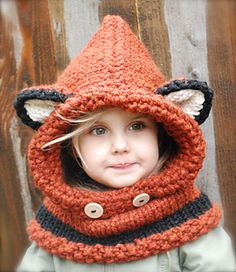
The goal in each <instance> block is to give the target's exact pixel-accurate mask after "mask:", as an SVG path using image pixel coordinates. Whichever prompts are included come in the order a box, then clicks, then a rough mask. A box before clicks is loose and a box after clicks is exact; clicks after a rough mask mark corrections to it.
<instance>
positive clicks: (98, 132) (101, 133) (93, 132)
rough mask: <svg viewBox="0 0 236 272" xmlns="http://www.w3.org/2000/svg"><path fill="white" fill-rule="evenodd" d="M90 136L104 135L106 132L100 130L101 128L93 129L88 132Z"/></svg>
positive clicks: (102, 129)
mask: <svg viewBox="0 0 236 272" xmlns="http://www.w3.org/2000/svg"><path fill="white" fill-rule="evenodd" d="M90 133H91V134H93V135H97V136H99V135H103V134H105V133H106V130H105V128H102V127H97V128H93V129H92V130H91V131H90Z"/></svg>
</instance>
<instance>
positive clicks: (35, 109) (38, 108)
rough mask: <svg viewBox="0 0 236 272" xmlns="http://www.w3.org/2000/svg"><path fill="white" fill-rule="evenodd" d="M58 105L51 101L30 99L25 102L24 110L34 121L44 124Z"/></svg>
mask: <svg viewBox="0 0 236 272" xmlns="http://www.w3.org/2000/svg"><path fill="white" fill-rule="evenodd" d="M57 104H58V102H55V101H51V100H40V99H29V100H27V101H26V102H25V104H24V108H25V109H26V111H27V114H28V115H29V117H30V118H31V119H32V120H33V121H35V122H40V123H43V122H44V119H45V118H46V117H48V116H49V115H50V113H51V112H53V111H54V109H55V107H56V105H57Z"/></svg>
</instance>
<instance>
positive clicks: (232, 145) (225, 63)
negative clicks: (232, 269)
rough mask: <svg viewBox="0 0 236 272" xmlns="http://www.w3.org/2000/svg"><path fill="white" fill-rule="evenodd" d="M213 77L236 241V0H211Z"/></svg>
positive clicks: (222, 176)
mask: <svg viewBox="0 0 236 272" xmlns="http://www.w3.org/2000/svg"><path fill="white" fill-rule="evenodd" d="M207 10H208V16H207V18H208V20H207V26H208V28H207V30H208V37H207V41H208V52H209V54H208V64H209V77H210V80H211V84H212V86H213V88H214V90H215V93H216V96H215V106H214V109H213V110H214V126H215V137H216V144H217V146H216V155H217V173H218V177H219V181H220V182H219V184H220V190H221V196H222V203H223V208H224V213H225V226H226V228H227V229H228V230H229V231H230V232H231V234H232V235H233V237H234V239H235V241H236V210H235V206H236V205H235V201H236V183H235V177H236V167H235V165H236V107H235V105H236V69H235V64H236V20H235V14H236V2H235V1H226V0H222V1H214V3H213V2H212V1H209V2H208V7H207Z"/></svg>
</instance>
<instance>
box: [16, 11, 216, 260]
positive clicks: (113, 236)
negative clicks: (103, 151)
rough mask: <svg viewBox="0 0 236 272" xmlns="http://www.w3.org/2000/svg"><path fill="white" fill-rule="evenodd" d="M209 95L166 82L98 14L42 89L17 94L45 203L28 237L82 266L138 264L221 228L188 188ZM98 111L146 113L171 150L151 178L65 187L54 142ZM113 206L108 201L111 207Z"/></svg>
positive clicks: (200, 149)
mask: <svg viewBox="0 0 236 272" xmlns="http://www.w3.org/2000/svg"><path fill="white" fill-rule="evenodd" d="M211 102H212V91H211V89H210V88H209V87H208V86H207V84H206V83H205V82H201V81H197V80H186V79H181V80H171V81H168V82H167V81H166V80H165V78H164V76H163V75H162V74H161V72H160V71H159V69H158V68H157V67H156V65H155V64H154V62H153V60H152V59H151V57H150V55H149V53H148V51H147V49H146V48H145V47H144V45H143V44H142V43H141V42H140V41H139V40H138V39H137V37H136V36H135V35H134V34H133V33H132V31H131V30H130V28H129V26H128V24H127V23H126V22H125V21H124V20H123V19H122V18H120V17H119V16H110V15H108V16H106V17H105V18H104V20H103V22H102V24H101V26H100V29H99V30H98V32H97V33H95V35H94V36H93V37H92V39H91V40H90V41H89V43H88V45H87V46H86V47H85V48H84V49H83V50H82V52H80V54H79V55H78V56H77V57H76V58H75V59H74V60H73V61H72V62H71V63H70V64H69V65H68V67H67V68H66V69H65V71H64V72H63V74H62V75H61V76H60V78H59V79H58V81H57V82H56V83H55V84H53V85H50V86H45V85H43V86H36V87H32V88H27V89H24V90H22V91H21V92H20V93H19V94H18V95H17V98H16V100H15V108H16V111H17V114H18V116H19V117H20V118H21V119H22V121H23V122H24V123H25V124H26V125H28V126H30V127H32V128H33V129H36V130H37V133H36V134H35V136H34V137H33V139H32V140H31V142H30V145H29V151H28V160H29V165H30V169H31V173H32V176H33V178H34V182H35V185H36V187H38V188H39V189H40V190H41V191H42V194H43V196H44V201H43V204H42V205H41V207H40V209H39V210H38V212H37V215H36V218H35V219H33V220H31V222H30V223H29V226H28V232H29V236H30V239H31V240H34V241H36V243H37V244H38V246H40V247H42V248H44V249H45V250H46V251H48V252H50V253H52V254H55V255H58V256H60V257H62V258H65V259H69V260H74V261H77V262H86V263H93V262H98V263H110V262H126V261H131V260H138V259H142V258H145V257H148V256H151V255H154V254H158V253H160V252H165V251H168V250H170V249H172V248H175V247H178V246H181V245H183V244H184V243H187V242H190V241H193V240H195V239H197V238H198V237H199V236H201V235H203V234H205V233H207V232H208V231H209V230H211V229H212V228H213V227H214V226H216V225H217V224H218V222H219V218H220V211H219V208H218V207H217V206H216V205H215V204H212V203H211V202H210V201H209V199H208V197H207V196H206V195H205V194H203V193H201V192H199V190H198V189H197V188H196V187H195V186H194V181H195V179H196V176H197V174H198V172H199V170H200V169H201V167H202V162H203V159H204V156H205V141H204V139H203V135H202V132H201V129H200V127H199V124H201V123H203V122H204V120H205V119H206V118H207V117H208V115H209V112H210V109H211ZM105 107H119V108H121V109H123V110H125V111H129V112H135V113H137V112H138V113H142V114H145V115H149V116H150V117H151V118H152V119H154V120H156V122H158V123H161V124H162V125H163V127H164V129H165V131H166V132H167V134H168V135H170V136H171V137H172V138H173V139H174V141H175V142H176V144H177V146H178V152H177V153H176V154H174V155H173V156H171V158H170V159H169V160H168V161H167V162H166V164H165V166H164V169H163V170H162V171H161V172H160V173H158V174H154V175H151V176H149V177H147V178H143V179H141V180H139V181H137V182H136V183H135V184H134V185H132V186H128V187H125V188H121V189H117V190H108V191H102V192H97V191H96V192H95V191H90V190H84V189H82V188H78V187H72V186H70V185H69V184H68V182H66V180H65V176H64V175H63V169H62V168H63V167H62V162H61V144H60V143H57V144H55V145H53V146H52V147H50V148H49V149H48V150H42V148H41V147H42V146H43V145H44V144H46V143H48V142H49V141H51V140H53V139H55V138H57V137H60V136H61V135H63V134H65V133H66V132H67V131H68V130H69V128H70V124H68V122H65V120H63V119H62V118H60V116H63V117H65V118H68V119H72V120H73V119H75V118H77V117H78V116H79V112H92V111H95V110H97V109H100V108H105ZM111 202H112V203H111Z"/></svg>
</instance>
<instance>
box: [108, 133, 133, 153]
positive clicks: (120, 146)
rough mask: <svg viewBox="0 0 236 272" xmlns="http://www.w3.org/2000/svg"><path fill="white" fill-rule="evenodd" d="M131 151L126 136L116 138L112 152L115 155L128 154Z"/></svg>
mask: <svg viewBox="0 0 236 272" xmlns="http://www.w3.org/2000/svg"><path fill="white" fill-rule="evenodd" d="M129 151H130V147H129V144H128V141H127V139H126V138H125V137H124V136H122V135H119V136H116V137H114V139H113V142H112V146H111V152H112V153H113V154H120V153H127V152H129Z"/></svg>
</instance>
